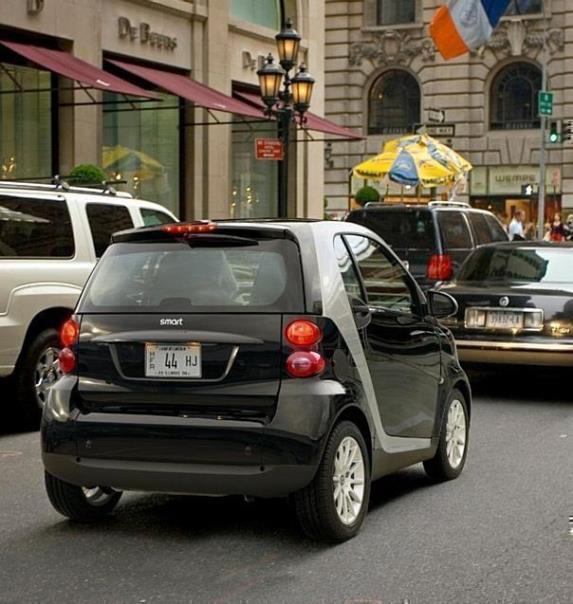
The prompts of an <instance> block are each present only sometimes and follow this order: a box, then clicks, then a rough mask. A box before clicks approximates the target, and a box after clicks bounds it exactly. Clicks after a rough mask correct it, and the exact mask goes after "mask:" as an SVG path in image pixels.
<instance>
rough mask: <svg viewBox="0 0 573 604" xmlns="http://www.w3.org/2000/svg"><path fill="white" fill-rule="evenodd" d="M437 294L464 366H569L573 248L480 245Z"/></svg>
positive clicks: (572, 340)
mask: <svg viewBox="0 0 573 604" xmlns="http://www.w3.org/2000/svg"><path fill="white" fill-rule="evenodd" d="M442 291H445V292H448V293H449V294H451V295H452V296H454V297H455V298H456V300H457V301H458V303H459V311H458V313H457V315H456V316H452V317H451V318H448V319H446V320H445V321H444V322H445V323H446V324H447V325H448V326H449V327H450V329H451V330H452V331H453V333H454V335H455V338H456V341H457V344H458V352H459V356H460V359H462V360H463V361H466V362H474V363H501V364H503V363H510V364H527V365H562V366H563V365H564V366H573V243H542V242H533V241H532V242H523V241H522V242H513V243H505V244H496V245H490V246H485V247H483V248H480V249H478V250H476V251H475V252H474V253H473V254H471V255H470V256H469V258H468V259H467V261H466V263H465V264H464V265H463V267H462V270H461V271H460V274H459V276H458V278H457V280H456V281H455V282H453V283H451V284H449V285H445V286H444V287H443V288H442Z"/></svg>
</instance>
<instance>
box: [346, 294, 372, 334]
mask: <svg viewBox="0 0 573 604" xmlns="http://www.w3.org/2000/svg"><path fill="white" fill-rule="evenodd" d="M348 301H349V302H350V308H351V309H352V314H353V315H354V321H355V323H356V327H357V328H358V329H364V328H365V327H368V325H369V324H370V321H371V320H372V311H371V310H370V307H369V306H368V305H367V304H365V303H364V302H363V301H362V300H360V299H359V298H354V297H349V298H348Z"/></svg>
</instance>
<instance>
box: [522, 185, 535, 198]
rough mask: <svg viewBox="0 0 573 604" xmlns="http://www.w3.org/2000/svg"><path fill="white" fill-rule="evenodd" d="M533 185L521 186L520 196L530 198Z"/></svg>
mask: <svg viewBox="0 0 573 604" xmlns="http://www.w3.org/2000/svg"><path fill="white" fill-rule="evenodd" d="M533 191H534V189H533V185H531V184H530V185H522V186H521V196H522V197H531V196H532V195H533Z"/></svg>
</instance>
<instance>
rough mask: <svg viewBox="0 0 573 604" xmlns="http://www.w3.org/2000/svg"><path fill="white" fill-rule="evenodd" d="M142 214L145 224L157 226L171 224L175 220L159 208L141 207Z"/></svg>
mask: <svg viewBox="0 0 573 604" xmlns="http://www.w3.org/2000/svg"><path fill="white" fill-rule="evenodd" d="M139 213H140V214H141V219H142V220H143V224H144V225H145V226H156V225H158V224H171V223H172V222H173V218H171V216H169V214H166V213H165V212H159V211H158V210H148V209H146V208H141V209H140V210H139Z"/></svg>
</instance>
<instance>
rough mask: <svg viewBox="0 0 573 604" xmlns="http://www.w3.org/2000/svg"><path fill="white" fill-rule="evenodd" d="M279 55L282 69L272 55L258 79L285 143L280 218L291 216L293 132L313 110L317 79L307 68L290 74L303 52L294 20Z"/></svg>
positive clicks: (286, 30)
mask: <svg viewBox="0 0 573 604" xmlns="http://www.w3.org/2000/svg"><path fill="white" fill-rule="evenodd" d="M275 39H276V42H277V51H278V55H279V65H277V64H276V63H275V60H274V58H273V56H272V55H271V54H269V55H268V57H267V58H266V60H265V64H264V65H263V67H262V68H261V69H259V71H257V75H258V77H259V86H260V89H261V98H262V100H263V102H264V103H265V105H266V107H267V109H266V113H267V115H268V117H269V118H273V117H274V118H276V120H277V126H278V138H279V139H280V141H281V143H282V148H283V158H282V160H281V161H280V163H279V187H278V188H279V190H278V214H279V217H286V216H287V215H288V157H289V143H290V128H291V125H292V124H293V123H296V122H297V118H298V121H299V122H300V123H301V124H303V123H304V122H305V113H306V112H307V111H308V109H309V107H310V101H311V98H312V90H313V87H314V79H313V77H312V76H311V75H310V74H309V73H308V71H307V69H306V67H305V66H304V65H300V66H298V71H297V73H296V74H295V75H294V77H292V79H291V76H290V72H291V71H292V70H293V69H295V68H296V67H297V64H298V53H299V50H300V41H301V36H300V34H299V33H298V32H297V31H296V30H295V29H294V27H293V23H292V20H291V19H287V21H286V23H285V25H284V27H283V28H282V29H281V31H280V33H278V34H277V35H276V37H275Z"/></svg>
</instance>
